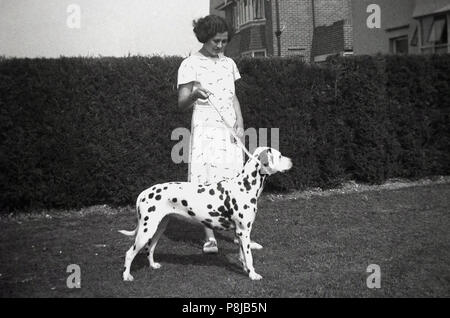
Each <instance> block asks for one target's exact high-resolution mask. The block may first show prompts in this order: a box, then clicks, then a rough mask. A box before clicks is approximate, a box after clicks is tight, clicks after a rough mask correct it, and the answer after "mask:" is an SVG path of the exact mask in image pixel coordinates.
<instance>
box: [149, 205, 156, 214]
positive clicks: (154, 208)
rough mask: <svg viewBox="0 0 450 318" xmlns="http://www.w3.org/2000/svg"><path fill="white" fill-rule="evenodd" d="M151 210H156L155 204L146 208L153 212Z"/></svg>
mask: <svg viewBox="0 0 450 318" xmlns="http://www.w3.org/2000/svg"><path fill="white" fill-rule="evenodd" d="M153 211H156V207H155V206H151V207H149V208H148V212H149V213H150V212H153Z"/></svg>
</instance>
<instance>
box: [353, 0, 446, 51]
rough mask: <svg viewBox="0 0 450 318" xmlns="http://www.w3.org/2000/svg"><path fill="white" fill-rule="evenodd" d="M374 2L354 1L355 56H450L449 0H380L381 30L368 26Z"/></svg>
mask: <svg viewBox="0 0 450 318" xmlns="http://www.w3.org/2000/svg"><path fill="white" fill-rule="evenodd" d="M372 3H373V1H370V0H357V1H356V0H355V1H352V17H353V24H354V25H355V26H356V25H358V26H360V27H355V28H354V30H353V50H354V53H355V54H376V53H384V54H389V53H391V54H427V53H450V46H449V38H448V34H449V31H450V24H449V19H450V0H396V1H391V0H377V1H376V3H377V5H378V6H379V12H380V20H381V21H380V25H379V28H369V27H367V18H368V16H369V13H367V8H368V6H369V5H370V4H372Z"/></svg>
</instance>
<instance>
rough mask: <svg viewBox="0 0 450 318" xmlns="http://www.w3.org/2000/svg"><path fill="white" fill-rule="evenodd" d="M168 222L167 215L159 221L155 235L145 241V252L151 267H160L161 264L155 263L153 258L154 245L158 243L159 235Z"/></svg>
mask: <svg viewBox="0 0 450 318" xmlns="http://www.w3.org/2000/svg"><path fill="white" fill-rule="evenodd" d="M168 223H169V217H167V216H166V217H165V218H164V219H163V220H162V221H161V223H159V226H158V230H157V231H156V233H155V235H153V238H152V239H151V240H150V241H149V242H148V243H147V246H146V247H145V249H146V252H147V258H148V262H149V263H150V267H151V268H153V269H158V268H160V267H161V264H159V263H156V262H155V260H154V259H153V254H154V252H155V248H156V245H157V244H158V241H159V239H160V237H161V235H162V234H163V233H164V231H165V229H166V226H167V224H168Z"/></svg>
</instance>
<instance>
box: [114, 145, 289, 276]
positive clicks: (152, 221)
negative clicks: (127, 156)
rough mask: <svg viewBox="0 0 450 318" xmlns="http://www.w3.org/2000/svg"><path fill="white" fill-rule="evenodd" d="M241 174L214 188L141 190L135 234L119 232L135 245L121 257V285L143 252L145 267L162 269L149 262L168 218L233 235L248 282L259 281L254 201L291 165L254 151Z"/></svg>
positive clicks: (184, 185)
mask: <svg viewBox="0 0 450 318" xmlns="http://www.w3.org/2000/svg"><path fill="white" fill-rule="evenodd" d="M253 156H254V158H257V159H258V160H259V162H258V160H255V159H254V158H249V160H248V161H247V163H246V164H245V165H244V168H243V170H242V172H241V173H239V174H238V175H237V176H236V177H234V178H232V179H226V180H222V181H220V182H218V183H211V184H197V183H194V182H168V183H162V184H157V185H155V186H153V187H151V188H148V189H147V190H144V191H143V192H142V193H141V194H140V195H139V196H138V198H137V202H136V212H137V219H138V225H137V227H136V229H135V230H134V231H119V232H120V233H122V234H125V235H128V236H134V235H136V237H135V241H134V244H133V245H132V246H131V247H130V249H129V250H128V251H127V252H126V256H125V270H124V272H123V280H124V281H132V280H133V276H131V274H130V268H131V263H132V262H133V259H134V258H135V256H136V255H137V254H138V253H139V251H140V250H141V249H142V248H144V247H146V250H147V257H148V261H149V263H150V267H152V268H154V269H157V268H160V267H161V265H160V264H159V263H156V262H155V261H154V259H153V253H154V251H155V247H156V244H157V243H158V240H159V238H160V237H161V234H162V233H163V232H164V230H165V228H166V225H167V223H168V218H167V217H166V216H167V215H169V214H177V215H181V216H184V217H186V218H190V219H193V220H195V221H196V222H199V223H202V224H203V225H205V226H207V227H209V228H211V229H214V230H234V231H235V235H236V237H237V238H238V240H239V245H240V246H239V259H240V261H241V263H242V266H243V269H244V271H245V272H246V273H248V275H249V277H250V279H252V280H259V279H261V278H262V276H261V275H259V274H258V273H256V272H255V269H254V267H253V257H252V253H251V241H250V232H251V229H252V225H253V222H254V221H255V216H256V212H257V200H258V197H259V196H260V194H261V192H262V190H263V186H264V181H265V179H266V177H267V176H268V175H271V174H274V173H276V172H284V171H286V170H289V169H290V168H291V167H292V161H291V159H289V158H287V157H284V156H282V155H281V153H280V152H279V151H277V150H275V149H273V148H268V147H259V148H256V150H255V151H254V154H253Z"/></svg>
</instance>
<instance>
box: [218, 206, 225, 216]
mask: <svg viewBox="0 0 450 318" xmlns="http://www.w3.org/2000/svg"><path fill="white" fill-rule="evenodd" d="M217 210H218V211H219V212H220V213H222V215H223V214H225V213H226V212H227V210H226V209H225V207H224V206H223V205H221V206H219V207H218V208H217Z"/></svg>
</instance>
